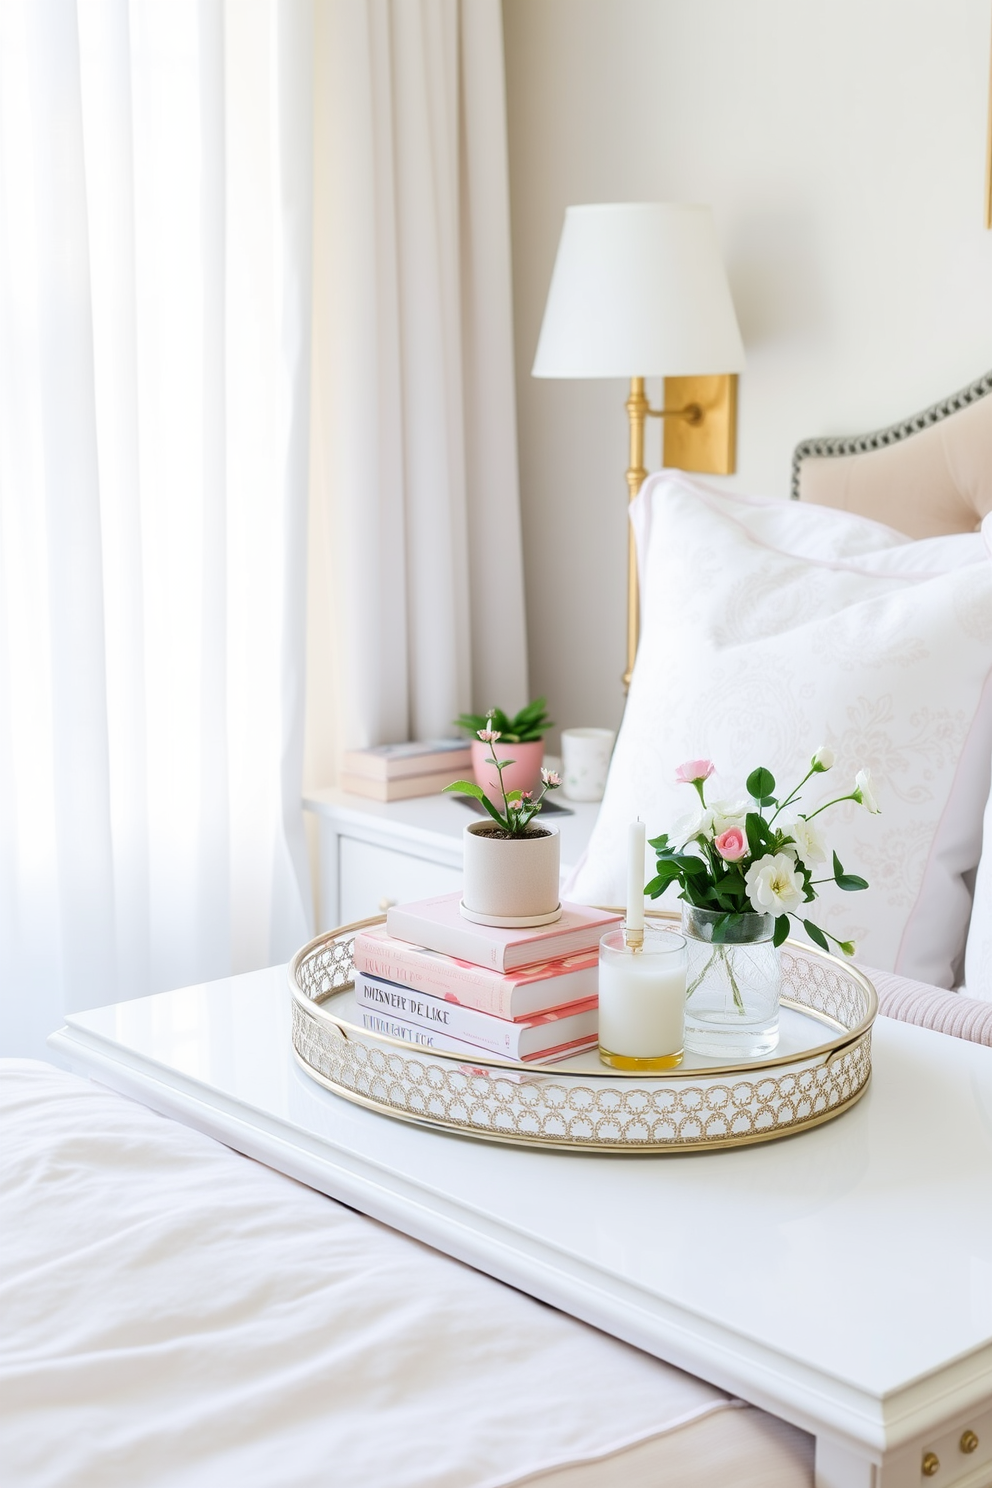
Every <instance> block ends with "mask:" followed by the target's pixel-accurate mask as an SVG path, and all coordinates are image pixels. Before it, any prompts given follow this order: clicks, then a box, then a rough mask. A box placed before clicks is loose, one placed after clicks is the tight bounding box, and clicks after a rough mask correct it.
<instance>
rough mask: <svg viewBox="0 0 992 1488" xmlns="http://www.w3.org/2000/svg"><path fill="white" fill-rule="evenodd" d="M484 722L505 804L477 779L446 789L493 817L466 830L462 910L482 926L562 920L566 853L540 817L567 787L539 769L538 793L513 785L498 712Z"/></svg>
mask: <svg viewBox="0 0 992 1488" xmlns="http://www.w3.org/2000/svg"><path fill="white" fill-rule="evenodd" d="M542 702H543V699H542ZM518 717H519V715H518ZM484 722H486V723H487V727H485V728H481V729H479V731H478V733H479V742H480V743H481V744H482V745H483V746H484V747H485V748H487V749H488V751H489V753H488V756H487V760H486V763H487V765H488V767H489V768H490V769H492V770H493V771H494V772H495V776H496V780H497V781H498V783H499V790H500V797H501V799H500V803H499V805H495V804H494V803H493V802H492V801H491V800H490V799H489V796H488V794H487V792H486V791H485V790H484V789H483V787H482V786H481V785H478V784H476V782H475V781H473V780H455V781H452V783H451V785H446V786H445V790H449V791H454V792H456V793H457V794H458V795H462V796H473V797H474V798H475V799H476V800H477V801H481V802H482V804H483V806H484V807H485V809H486V811H487V812H488V814H489V817H490V820H489V821H476V822H470V823H469V825H468V826H467V827H466V828H465V832H464V848H465V863H464V886H463V889H462V902H461V912H462V914H463V915H464V916H465V918H466V919H467V920H474V921H475V922H476V924H480V925H519V926H529V925H548V924H550V923H551V922H552V921H553V920H557V919H558V918H560V916H561V903H560V900H559V897H558V879H559V873H560V861H561V851H560V843H559V838H558V828H557V827H554V826H545V825H544V823H543V822H542V823H538V822H537V821H535V817H536V816H537V815H538V813H539V812H540V810H541V802H542V801H543V799H544V797H545V796H546V795H547V793H548V791H549V790H557V789H558V787H559V786H560V785H561V778H560V777H559V776H558V775H557V774H555V773H554V771H552V770H545V769H540V767H539V773H540V780H541V785H540V790H539V791H537V793H536V794H535V791H534V790H521V789H520V788H519V787H511V786H510V785H509V783H508V782H507V781H506V775H507V773H508V772H509V771H510V770H511V769H512V767H513V765H514V764H515V763H516V762H515V761H514V760H512V759H497V758H496V743H497V740H499V739H500V737H501V734H500V730H499V729H497V728H494V727H493V726H492V724H493V723H494V722H495V713H494V714H493V715H492V716H491V718H490V719H489V720H484ZM500 806H501V807H502V810H501V809H500Z"/></svg>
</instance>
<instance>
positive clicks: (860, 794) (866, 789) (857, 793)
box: [854, 770, 878, 816]
mask: <svg viewBox="0 0 992 1488" xmlns="http://www.w3.org/2000/svg"><path fill="white" fill-rule="evenodd" d="M854 799H855V800H856V801H859V802H860V803H861V805H862V806H863V807H864V808H865V810H866V811H870V812H871V814H872V816H877V815H878V802H877V801H876V800H875V792H874V791H873V789H872V784H871V771H870V770H859V771H858V773H857V775H855V777H854Z"/></svg>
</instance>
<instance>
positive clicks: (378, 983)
mask: <svg viewBox="0 0 992 1488" xmlns="http://www.w3.org/2000/svg"><path fill="white" fill-rule="evenodd" d="M355 998H356V1000H357V1002H358V1005H359V1007H361V1008H362V1009H364V1010H367V1011H369V1012H375V1013H379V1014H380V1016H383V1017H390V1018H401V1019H402V1020H403V1021H404V1022H405V1023H415V1024H416V1025H417V1026H418V1027H419V1028H427V1029H430V1030H432V1031H433V1032H435V1033H439V1034H443V1035H444V1036H445V1037H446V1038H454V1039H459V1040H461V1041H462V1042H464V1043H467V1044H475V1045H477V1046H478V1047H479V1048H480V1049H486V1050H488V1051H489V1053H490V1054H498V1055H499V1057H500V1058H501V1059H537V1058H539V1057H540V1056H542V1055H544V1054H546V1053H547V1052H548V1050H549V1049H560V1048H564V1047H565V1046H566V1045H569V1046H571V1045H573V1044H580V1043H584V1044H588V1043H590V1042H592V1041H593V1040H595V1038H596V1033H597V1029H598V1027H599V1012H598V1009H599V999H598V998H596V997H586V998H583V1000H582V1001H581V1002H573V1003H571V1004H570V1005H569V1006H567V1007H562V1008H555V1010H554V1011H553V1012H548V1013H536V1014H535V1015H534V1016H533V1017H530V1018H522V1019H518V1020H517V1022H515V1023H514V1022H510V1021H509V1020H508V1019H507V1018H494V1017H493V1015H492V1014H491V1013H480V1012H477V1011H476V1010H475V1009H474V1008H466V1007H460V1006H459V1005H458V1004H457V1003H454V1002H445V1001H444V999H443V998H440V997H430V996H428V995H427V994H426V993H424V992H415V991H414V990H413V989H412V988H411V987H401V986H398V985H397V983H395V982H387V981H383V980H382V979H381V978H380V977H370V976H366V975H365V973H364V972H361V971H359V972H356V974H355Z"/></svg>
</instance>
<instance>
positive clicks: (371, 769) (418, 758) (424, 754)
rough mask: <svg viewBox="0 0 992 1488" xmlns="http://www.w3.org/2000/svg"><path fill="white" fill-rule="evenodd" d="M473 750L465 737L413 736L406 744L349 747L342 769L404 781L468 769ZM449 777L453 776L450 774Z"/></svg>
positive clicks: (376, 778)
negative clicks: (360, 747)
mask: <svg viewBox="0 0 992 1488" xmlns="http://www.w3.org/2000/svg"><path fill="white" fill-rule="evenodd" d="M471 765H472V750H471V747H470V745H468V744H467V743H466V742H465V740H464V739H415V740H413V741H412V742H410V743H408V744H376V745H373V747H372V748H371V749H349V750H348V751H347V752H346V753H345V754H344V755H343V756H342V759H341V768H342V770H343V771H345V772H346V773H347V774H349V775H361V776H364V777H365V778H366V779H368V780H406V779H407V778H408V777H410V776H416V775H436V774H437V773H438V772H439V771H441V770H451V771H457V770H468V769H470V768H471ZM451 778H452V779H455V778H456V777H455V775H454V774H452V777H451Z"/></svg>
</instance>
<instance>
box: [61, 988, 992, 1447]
mask: <svg viewBox="0 0 992 1488" xmlns="http://www.w3.org/2000/svg"><path fill="white" fill-rule="evenodd" d="M68 1022H69V1028H68V1029H67V1030H65V1031H63V1032H62V1033H61V1034H59V1035H56V1037H55V1042H56V1043H57V1045H58V1047H59V1049H60V1051H61V1052H62V1053H63V1054H64V1055H66V1056H67V1057H68V1058H69V1059H70V1061H71V1062H72V1063H73V1064H74V1065H75V1067H77V1068H87V1069H89V1070H90V1071H91V1072H92V1073H93V1074H94V1075H95V1076H96V1077H97V1078H101V1079H104V1080H106V1081H107V1082H108V1083H111V1084H116V1085H117V1086H118V1088H121V1089H125V1090H131V1091H132V1092H133V1093H136V1094H138V1095H139V1096H140V1098H143V1099H147V1101H148V1103H149V1104H151V1105H158V1107H159V1108H160V1109H165V1110H172V1111H173V1112H174V1113H175V1114H180V1115H181V1116H182V1119H184V1120H189V1121H191V1122H192V1123H193V1124H197V1125H202V1126H203V1127H204V1128H205V1129H207V1130H212V1131H214V1132H215V1134H217V1135H220V1136H222V1137H223V1138H224V1139H225V1140H227V1141H229V1142H230V1143H231V1145H233V1146H237V1147H240V1148H241V1149H242V1150H244V1151H248V1152H251V1153H253V1155H256V1156H261V1157H263V1158H264V1159H265V1160H267V1161H271V1162H273V1164H274V1165H278V1166H283V1167H285V1169H286V1171H292V1172H295V1174H296V1176H300V1177H304V1178H306V1179H307V1181H309V1182H312V1183H314V1184H315V1186H318V1187H322V1188H324V1189H325V1191H327V1192H329V1193H334V1194H336V1196H338V1197H341V1198H343V1199H345V1200H346V1201H347V1202H351V1203H353V1204H355V1205H356V1207H359V1208H363V1209H366V1210H367V1212H370V1213H373V1214H376V1215H377V1217H380V1218H383V1219H386V1220H387V1221H388V1222H390V1223H394V1224H398V1225H399V1226H400V1227H401V1228H404V1229H406V1230H408V1231H409V1232H410V1233H412V1234H416V1235H418V1236H419V1237H420V1238H425V1239H428V1240H430V1241H431V1243H433V1244H437V1245H439V1246H440V1247H441V1248H443V1249H446V1250H449V1251H450V1253H452V1254H454V1255H457V1256H460V1257H461V1258H463V1259H468V1260H470V1261H472V1262H473V1264H477V1265H479V1266H480V1267H482V1268H483V1269H486V1270H491V1271H492V1272H493V1273H494V1274H499V1275H503V1276H504V1277H505V1278H506V1279H508V1280H511V1281H514V1282H515V1283H516V1284H518V1285H520V1286H523V1287H525V1288H526V1289H527V1290H530V1291H533V1292H534V1293H535V1294H536V1295H541V1296H544V1297H546V1298H547V1299H548V1300H551V1301H554V1302H557V1303H558V1305H561V1306H563V1307H566V1308H567V1310H569V1311H573V1312H575V1313H576V1314H578V1315H580V1316H584V1317H586V1318H587V1319H588V1320H589V1321H592V1322H596V1323H597V1324H598V1325H599V1326H602V1327H605V1328H608V1329H609V1330H610V1331H612V1332H615V1333H617V1334H618V1335H619V1336H622V1337H626V1338H628V1339H630V1341H632V1342H635V1343H638V1344H640V1345H641V1346H642V1347H646V1348H650V1349H651V1350H652V1351H653V1352H655V1353H657V1354H659V1355H660V1356H662V1357H666V1358H669V1359H671V1360H672V1361H673V1362H675V1363H681V1364H683V1365H685V1366H686V1367H689V1368H693V1369H695V1370H696V1372H699V1373H704V1374H705V1376H706V1377H707V1378H710V1379H712V1380H714V1382H716V1383H724V1384H726V1385H727V1386H728V1387H730V1388H733V1389H736V1390H737V1391H738V1392H739V1393H742V1394H745V1395H746V1396H747V1397H748V1398H751V1399H755V1400H756V1401H757V1403H767V1402H769V1401H774V1400H778V1402H779V1405H778V1407H777V1408H779V1409H780V1412H781V1413H782V1414H786V1415H788V1416H790V1417H791V1418H792V1419H796V1420H799V1421H800V1422H803V1421H805V1422H807V1423H812V1422H815V1420H816V1419H818V1416H817V1412H819V1419H822V1420H826V1421H828V1422H829V1423H830V1425H831V1427H832V1428H833V1429H836V1430H838V1431H841V1432H842V1433H843V1434H844V1435H845V1436H847V1437H848V1439H860V1440H863V1441H865V1442H869V1443H874V1445H875V1446H877V1447H879V1448H884V1447H885V1446H887V1445H891V1444H892V1443H893V1442H897V1441H898V1440H900V1439H903V1438H906V1437H908V1435H909V1434H910V1433H911V1431H912V1430H918V1429H922V1427H923V1425H928V1424H929V1422H930V1421H931V1420H936V1419H938V1418H939V1415H940V1410H941V1409H944V1410H945V1413H946V1402H947V1400H948V1399H949V1398H950V1397H951V1395H953V1398H954V1400H955V1401H957V1402H960V1403H962V1404H968V1405H971V1404H972V1403H974V1402H979V1401H982V1400H985V1399H992V1049H988V1048H982V1047H978V1046H976V1045H973V1044H968V1043H965V1042H963V1041H961V1040H957V1039H951V1038H947V1037H945V1036H943V1035H940V1034H936V1033H930V1032H928V1031H926V1030H923V1029H919V1028H913V1027H909V1026H906V1025H904V1024H900V1023H895V1022H892V1021H890V1020H888V1019H885V1018H881V1019H879V1020H878V1022H877V1023H876V1026H875V1035H874V1075H873V1080H872V1084H871V1087H870V1088H869V1090H868V1092H867V1094H866V1095H865V1097H864V1098H863V1099H862V1101H861V1102H860V1103H859V1104H858V1105H857V1106H855V1107H854V1108H853V1109H852V1110H851V1111H849V1112H848V1113H847V1114H845V1115H844V1116H841V1117H840V1118H838V1119H837V1120H835V1121H833V1122H830V1123H829V1124H827V1125H825V1126H822V1127H819V1128H816V1129H814V1130H812V1131H809V1132H806V1133H803V1134H801V1135H797V1136H795V1137H791V1138H787V1139H784V1140H779V1141H775V1142H772V1143H769V1144H767V1145H763V1146H760V1145H759V1146H752V1147H747V1148H742V1149H739V1150H736V1151H730V1152H713V1153H706V1154H702V1153H701V1154H699V1155H698V1156H696V1155H688V1156H674V1155H673V1156H670V1157H667V1156H660V1157H659V1156H647V1155H646V1156H643V1157H636V1156H634V1157H626V1156H599V1155H583V1154H575V1153H561V1154H558V1153H554V1152H546V1151H537V1150H525V1149H520V1148H512V1147H501V1146H498V1145H494V1144H488V1143H483V1142H478V1141H475V1140H473V1139H470V1138H459V1137H454V1136H449V1135H444V1134H441V1133H435V1132H432V1131H427V1130H422V1129H420V1128H418V1127H415V1126H411V1125H407V1124H405V1123H402V1122H398V1121H393V1120H391V1119H389V1118H387V1117H384V1116H380V1115H378V1114H375V1113H373V1112H370V1111H366V1110H363V1109H361V1108H360V1107H357V1106H355V1105H352V1104H349V1103H348V1102H346V1101H344V1100H342V1099H339V1098H338V1097H336V1096H334V1095H332V1094H330V1093H329V1092H327V1091H325V1090H323V1089H322V1088H321V1087H319V1086H318V1085H316V1084H315V1083H314V1082H313V1081H311V1080H310V1079H309V1077H308V1076H307V1075H305V1074H304V1073H303V1072H302V1070H301V1069H300V1068H299V1067H298V1066H297V1064H296V1063H295V1061H294V1059H293V1056H292V1053H291V1048H290V1035H289V1024H290V1019H289V996H288V991H287V987H286V982H285V972H284V971H283V970H282V969H273V970H270V971H263V972H255V973H251V974H249V975H247V976H242V977H234V978H230V979H228V980H226V981H222V982H215V983H212V984H209V985H206V986H200V987H192V988H188V989H185V990H183V991H178V992H170V993H163V994H161V995H159V996H156V997H149V998H145V999H142V1000H140V1001H136V1002H128V1003H122V1004H119V1005H117V1006H115V1007H110V1008H103V1009H98V1010H96V1011H93V1012H87V1013H80V1014H76V1015H74V1016H72V1017H71V1018H70V1019H69V1020H68ZM115 1070H117V1072H118V1073H117V1077H116V1078H115V1073H114V1071H115ZM125 1070H126V1071H128V1072H129V1073H128V1075H127V1077H125V1076H124V1075H123V1074H122V1073H121V1072H122V1071H125ZM170 1091H171V1092H172V1095H171V1096H170V1095H169V1094H168V1093H169V1092H170ZM252 1131H254V1132H255V1133H256V1134H261V1135H260V1136H259V1137H258V1140H257V1141H253V1140H252V1138H251V1132H252ZM265 1134H267V1135H268V1137H270V1138H271V1137H275V1138H277V1139H278V1143H277V1145H275V1146H266V1142H265V1140H263V1137H264V1136H265ZM292 1148H295V1149H296V1150H297V1151H298V1153H299V1154H301V1156H300V1160H299V1162H296V1163H295V1164H294V1162H293V1161H292V1160H285V1161H284V1160H281V1159H280V1156H279V1153H280V1152H281V1151H285V1150H289V1149H292ZM704 1366H705V1367H704ZM742 1369H743V1372H742ZM748 1382H750V1388H748V1387H747V1385H748ZM941 1400H943V1401H944V1405H943V1407H942V1406H941V1405H940V1402H941ZM818 1402H819V1404H818Z"/></svg>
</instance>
